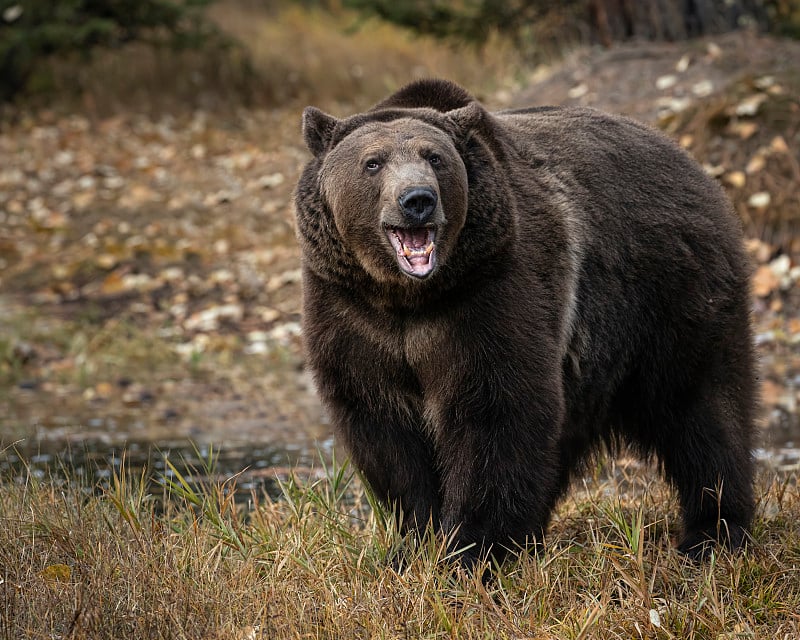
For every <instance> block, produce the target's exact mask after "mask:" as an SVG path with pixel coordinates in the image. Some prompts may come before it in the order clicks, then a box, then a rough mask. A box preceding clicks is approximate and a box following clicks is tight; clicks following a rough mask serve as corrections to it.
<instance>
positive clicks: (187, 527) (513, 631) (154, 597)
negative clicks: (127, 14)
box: [0, 458, 800, 640]
mask: <svg viewBox="0 0 800 640" xmlns="http://www.w3.org/2000/svg"><path fill="white" fill-rule="evenodd" d="M209 464H213V463H212V462H211V461H210V458H209ZM205 471H207V470H205ZM651 472H652V470H647V469H643V468H641V467H639V466H638V465H636V464H633V463H628V464H620V465H617V466H611V467H610V468H598V471H597V473H596V474H595V476H594V477H592V478H588V479H587V480H586V481H585V482H584V483H583V487H582V488H576V489H575V491H574V492H573V494H572V495H571V497H570V498H568V499H567V501H566V502H565V503H564V504H563V505H562V507H561V509H560V510H559V513H558V515H557V517H556V520H555V522H554V524H553V526H552V528H551V532H550V539H549V540H548V544H547V546H546V549H545V550H544V551H543V552H541V553H540V554H539V555H538V556H530V555H523V556H522V557H520V558H518V559H512V560H510V561H508V562H507V563H506V564H504V565H503V566H502V567H501V568H500V570H499V572H497V574H496V578H495V579H493V580H490V581H488V583H487V584H486V585H483V584H482V583H481V581H480V580H478V579H475V578H474V577H471V576H468V575H465V574H463V573H462V572H460V571H459V570H458V569H457V568H454V566H453V564H452V563H451V562H448V561H447V559H446V558H445V557H444V552H443V550H442V544H441V542H440V541H439V540H437V539H435V538H428V539H427V540H425V541H424V542H422V543H421V544H418V545H417V544H413V543H411V542H409V541H405V542H404V541H403V540H401V539H400V538H399V537H398V536H397V534H396V533H395V532H394V530H393V527H392V526H388V527H387V525H386V520H385V516H384V515H383V514H382V512H381V511H380V510H377V511H374V510H373V509H372V508H371V507H370V500H369V496H367V495H365V494H364V492H363V491H362V490H361V489H360V485H359V483H358V482H357V480H353V479H351V478H350V477H349V476H348V472H347V471H346V469H344V468H332V469H328V470H327V473H326V474H325V476H324V477H323V478H322V479H321V480H318V481H316V482H313V483H310V482H308V483H304V482H295V481H293V480H290V481H288V482H286V483H284V484H283V487H282V488H283V494H284V495H283V497H282V499H280V500H277V501H272V500H270V499H269V498H267V497H265V496H263V495H262V496H256V495H254V496H252V499H251V501H250V502H249V504H247V505H237V504H235V503H234V502H233V499H232V495H233V494H232V490H233V488H234V486H233V485H234V484H235V479H230V480H228V481H227V482H224V483H220V484H205V485H203V484H200V485H197V484H194V483H192V482H190V481H189V480H188V478H187V477H184V476H182V475H180V474H179V473H177V472H169V473H168V474H167V476H166V477H165V478H164V479H163V480H162V485H163V493H162V494H161V495H156V496H154V495H152V494H151V493H148V492H147V491H145V490H144V477H132V476H131V474H129V473H127V472H126V471H125V470H124V468H123V469H122V471H120V472H119V473H117V474H115V476H114V477H113V479H112V481H111V482H110V483H109V484H108V486H107V487H106V488H103V489H100V488H97V487H95V488H94V490H93V491H89V490H86V489H85V488H81V487H80V486H77V485H76V484H62V483H59V482H56V481H40V480H36V479H35V478H33V477H27V478H25V479H24V481H22V482H13V483H8V484H6V485H4V488H3V491H2V493H0V521H2V523H3V526H2V527H0V563H1V564H0V566H1V567H2V568H1V569H0V636H2V637H6V638H23V637H24V638H42V639H44V638H114V639H117V638H187V639H193V640H196V639H201V638H209V639H211V638H214V639H216V638H220V639H221V638H231V639H241V640H251V639H252V640H255V639H261V638H263V639H267V638H270V639H278V638H297V639H300V638H715V639H717V640H722V639H727V638H731V639H733V638H740V639H741V638H770V639H785V640H789V639H790V638H792V639H793V638H796V637H798V633H800V614H799V613H798V612H800V579H799V578H800V576H799V575H798V574H799V573H800V526H798V522H800V496H798V491H797V477H796V476H777V475H775V476H770V477H764V478H762V479H761V480H760V488H761V492H760V493H761V496H762V497H761V499H760V503H759V509H758V516H757V520H756V523H755V526H754V529H753V535H754V543H753V544H752V546H751V548H750V549H749V551H748V553H747V554H746V555H743V556H731V555H730V554H727V553H722V554H720V555H719V556H717V557H714V558H713V559H712V561H711V562H709V563H708V564H706V565H703V566H695V565H693V564H691V563H689V562H687V561H686V560H685V559H684V558H683V557H681V556H680V555H679V554H677V553H676V552H675V551H674V549H673V548H672V538H673V536H674V534H675V533H676V526H677V523H676V517H677V508H676V505H675V504H674V500H673V499H672V497H671V495H670V493H669V492H668V490H667V489H666V487H665V486H663V485H662V484H660V483H658V482H654V481H652V477H653V475H652V473H651ZM165 498H168V499H167V500H166V501H165ZM403 544H406V547H407V548H406V552H405V553H406V554H407V558H408V559H409V566H408V568H407V569H406V570H405V571H404V572H401V573H397V572H396V571H395V570H394V569H392V568H391V564H392V563H391V559H392V557H393V555H394V553H395V551H396V550H397V549H398V548H400V547H402V546H403Z"/></svg>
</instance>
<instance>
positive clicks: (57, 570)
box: [39, 564, 72, 584]
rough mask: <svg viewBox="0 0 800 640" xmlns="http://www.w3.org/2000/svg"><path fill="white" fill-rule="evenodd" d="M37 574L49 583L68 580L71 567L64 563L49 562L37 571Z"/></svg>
mask: <svg viewBox="0 0 800 640" xmlns="http://www.w3.org/2000/svg"><path fill="white" fill-rule="evenodd" d="M39 575H40V576H41V577H42V578H44V579H45V581H47V582H48V583H50V584H57V583H62V584H63V583H65V582H69V581H70V578H71V577H72V569H71V568H70V567H69V565H66V564H51V565H48V566H46V567H45V568H44V569H42V570H41V571H40V572H39Z"/></svg>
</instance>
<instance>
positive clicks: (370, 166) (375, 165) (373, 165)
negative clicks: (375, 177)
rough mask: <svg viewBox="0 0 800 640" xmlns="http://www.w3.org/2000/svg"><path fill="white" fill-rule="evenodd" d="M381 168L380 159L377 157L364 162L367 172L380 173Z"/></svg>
mask: <svg viewBox="0 0 800 640" xmlns="http://www.w3.org/2000/svg"><path fill="white" fill-rule="evenodd" d="M380 168H381V162H380V160H376V159H375V158H370V159H369V160H367V161H366V162H365V163H364V171H366V172H367V173H378V171H379V170H380Z"/></svg>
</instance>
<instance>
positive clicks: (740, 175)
mask: <svg viewBox="0 0 800 640" xmlns="http://www.w3.org/2000/svg"><path fill="white" fill-rule="evenodd" d="M722 180H723V181H724V182H725V184H728V185H730V186H732V187H735V188H736V189H741V188H742V187H743V186H744V185H745V183H746V182H747V176H746V175H745V173H744V171H730V172H729V173H726V174H725V175H724V176H723V177H722Z"/></svg>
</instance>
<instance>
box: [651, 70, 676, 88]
mask: <svg viewBox="0 0 800 640" xmlns="http://www.w3.org/2000/svg"><path fill="white" fill-rule="evenodd" d="M677 82H678V76H676V75H673V74H668V75H665V76H660V77H659V78H657V79H656V89H658V90H659V91H664V90H666V89H671V88H672V87H674V86H675V84H676V83H677Z"/></svg>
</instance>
